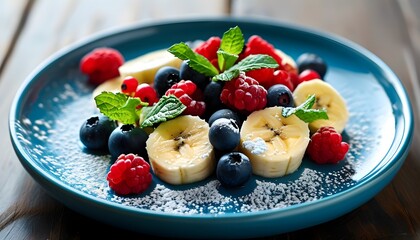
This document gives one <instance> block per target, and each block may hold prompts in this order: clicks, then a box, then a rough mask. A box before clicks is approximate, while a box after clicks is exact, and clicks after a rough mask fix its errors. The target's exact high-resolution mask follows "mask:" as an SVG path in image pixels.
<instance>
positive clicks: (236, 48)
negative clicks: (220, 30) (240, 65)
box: [220, 26, 245, 54]
mask: <svg viewBox="0 0 420 240" xmlns="http://www.w3.org/2000/svg"><path fill="white" fill-rule="evenodd" d="M244 44H245V39H244V35H243V34H242V31H241V29H240V28H239V27H238V26H236V27H234V28H231V29H229V30H227V31H226V32H225V33H224V34H223V37H222V42H221V43H220V49H222V50H223V51H225V52H228V53H231V54H240V53H241V52H242V49H243V48H244Z"/></svg>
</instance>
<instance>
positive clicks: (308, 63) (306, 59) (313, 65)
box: [296, 53, 327, 79]
mask: <svg viewBox="0 0 420 240" xmlns="http://www.w3.org/2000/svg"><path fill="white" fill-rule="evenodd" d="M296 64H297V66H298V68H299V73H301V72H303V71H304V70H306V69H312V70H314V71H316V72H317V73H318V74H319V76H320V77H321V79H324V76H325V73H326V72H327V64H326V63H325V62H324V60H323V59H322V58H321V57H319V56H318V55H316V54H314V53H304V54H302V55H300V56H299V57H298V59H297V60H296Z"/></svg>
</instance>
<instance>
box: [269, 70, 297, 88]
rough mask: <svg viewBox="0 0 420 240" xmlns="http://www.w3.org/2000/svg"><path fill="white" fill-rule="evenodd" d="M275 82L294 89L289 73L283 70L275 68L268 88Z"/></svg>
mask: <svg viewBox="0 0 420 240" xmlns="http://www.w3.org/2000/svg"><path fill="white" fill-rule="evenodd" d="M276 84H283V85H285V86H286V87H287V88H289V90H290V91H292V92H293V90H294V89H295V87H294V85H293V82H292V79H291V78H290V74H289V73H288V72H286V71H285V70H276V71H275V72H274V74H273V80H272V81H271V83H270V86H269V87H268V88H270V87H271V86H273V85H276ZM268 88H267V89H268Z"/></svg>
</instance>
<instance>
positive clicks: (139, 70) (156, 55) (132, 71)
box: [119, 49, 182, 83]
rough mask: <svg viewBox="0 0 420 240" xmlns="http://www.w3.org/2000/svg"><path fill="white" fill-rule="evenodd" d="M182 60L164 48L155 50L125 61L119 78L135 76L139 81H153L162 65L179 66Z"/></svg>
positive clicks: (120, 69)
mask: <svg viewBox="0 0 420 240" xmlns="http://www.w3.org/2000/svg"><path fill="white" fill-rule="evenodd" d="M181 63H182V60H180V59H179V58H177V57H175V56H174V55H172V54H171V53H169V52H168V51H166V49H163V50H156V51H153V52H150V53H147V54H145V55H142V56H140V57H137V58H135V59H133V60H130V61H127V62H125V63H124V64H123V65H122V66H121V67H120V68H119V71H120V76H121V78H125V77H127V76H132V77H135V78H136V79H137V80H138V81H139V83H143V82H145V83H153V81H154V78H155V74H156V71H157V70H159V68H161V67H163V66H171V67H175V68H179V67H180V66H181Z"/></svg>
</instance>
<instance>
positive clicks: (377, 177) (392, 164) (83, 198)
mask: <svg viewBox="0 0 420 240" xmlns="http://www.w3.org/2000/svg"><path fill="white" fill-rule="evenodd" d="M190 21H192V20H191V19H187V20H177V21H159V22H153V23H147V24H134V25H132V26H128V27H125V28H118V31H117V30H115V29H110V30H107V31H104V32H101V33H99V34H96V35H94V36H92V37H89V38H86V39H84V40H82V41H81V42H79V43H76V44H73V45H72V46H70V47H67V48H64V49H63V50H61V51H58V52H57V53H56V54H54V55H52V56H51V57H50V58H48V59H47V60H45V61H44V62H43V63H42V64H41V65H39V67H38V68H36V69H35V70H34V71H33V72H32V73H31V74H30V75H29V76H28V77H27V78H26V79H25V81H24V83H23V84H22V86H21V87H20V89H19V90H18V91H17V94H16V97H15V99H14V100H13V103H12V107H11V110H10V113H9V132H10V137H11V140H12V144H13V147H14V149H15V151H16V153H17V155H18V157H19V160H20V161H21V163H22V165H23V166H24V167H25V169H26V170H27V171H28V172H29V173H30V174H31V176H32V177H34V178H35V179H36V180H37V181H38V182H39V183H41V185H42V186H44V184H45V185H46V186H49V187H51V188H56V190H59V191H60V192H62V193H63V194H65V195H66V194H67V195H68V197H70V198H74V199H75V201H80V202H85V203H86V204H87V205H93V206H94V207H97V208H101V209H103V210H104V211H106V210H108V207H109V206H112V207H117V208H118V209H119V210H123V211H124V213H125V214H127V217H129V216H130V215H131V217H132V218H138V213H142V214H143V215H142V218H150V220H153V219H155V218H157V219H155V220H159V218H161V217H165V218H168V219H172V220H175V221H177V220H179V219H185V220H188V221H187V222H190V223H194V222H195V221H196V220H201V221H203V220H207V222H209V223H212V222H213V224H214V223H215V222H214V221H217V224H219V223H220V222H223V221H227V222H230V221H233V222H242V221H244V219H248V220H247V221H253V220H254V221H255V219H259V218H267V217H268V218H271V219H273V218H277V217H280V216H281V217H287V218H290V220H292V218H293V215H295V213H299V212H302V211H303V212H305V213H310V212H311V211H314V206H317V208H316V209H322V208H323V207H325V206H326V205H331V203H337V202H340V201H343V199H348V198H351V197H354V196H358V195H360V194H361V193H363V192H372V189H371V188H373V187H374V186H377V187H376V188H375V192H376V193H377V192H379V191H380V190H382V188H383V187H385V186H386V185H387V184H388V183H389V182H390V181H391V179H392V178H393V176H394V175H395V174H396V173H397V171H398V170H399V168H400V167H401V165H402V164H403V162H404V159H405V157H406V156H407V154H408V149H409V146H410V144H411V140H412V134H413V125H414V120H413V117H412V108H411V104H410V101H409V99H408V97H407V96H408V95H407V93H406V91H405V89H404V87H403V86H402V84H401V82H400V81H399V79H398V77H397V76H396V75H395V74H394V73H393V72H392V70H391V69H390V68H389V67H388V66H387V65H386V64H385V63H384V62H382V60H380V59H379V58H378V57H376V56H375V55H374V54H372V53H371V52H369V51H367V50H366V49H364V48H363V47H361V46H359V45H357V44H355V43H353V42H350V41H349V40H346V39H343V38H341V37H338V36H334V35H332V34H327V33H323V32H318V31H314V30H311V29H307V28H304V27H300V26H295V25H293V24H284V23H279V22H274V21H269V20H258V19H255V20H253V19H243V18H228V17H226V18H203V19H195V20H194V22H209V21H211V22H226V23H241V24H266V25H272V26H275V27H280V28H287V29H292V30H296V31H302V32H306V33H310V34H312V35H316V36H318V37H321V38H325V39H328V40H329V41H334V42H336V43H339V44H340V45H342V46H344V47H346V48H350V49H353V50H354V52H357V53H359V54H361V55H364V56H365V57H366V58H368V59H369V60H371V61H372V62H374V63H375V64H376V65H377V66H378V68H380V69H381V70H382V71H383V72H384V76H387V80H388V81H389V82H390V83H391V85H392V86H393V88H392V89H395V91H396V96H395V97H399V98H400V101H401V105H402V106H403V107H404V109H402V110H401V112H402V113H404V114H403V115H402V116H401V117H402V118H403V119H402V120H401V121H402V122H401V121H397V122H400V123H401V124H402V125H403V126H399V127H402V128H403V129H402V131H396V136H395V139H397V137H398V139H400V140H401V141H400V142H399V143H398V144H397V145H395V144H393V146H395V149H398V151H396V152H393V154H392V155H390V154H389V152H388V153H387V155H386V157H387V159H388V160H390V159H394V161H387V162H388V164H386V166H383V168H382V171H381V172H375V173H374V174H371V175H369V177H368V178H365V179H363V180H362V181H360V182H359V183H358V184H357V185H356V186H354V187H351V188H349V189H347V190H346V191H343V192H340V193H338V194H334V195H332V196H330V197H326V198H323V199H321V200H316V201H313V202H308V203H302V204H299V205H295V206H291V207H288V208H286V209H272V210H263V211H259V212H254V213H241V214H225V215H218V216H212V215H191V216H190V215H178V214H168V213H159V212H153V211H148V210H142V209H136V208H132V207H126V206H122V205H120V204H116V203H111V202H107V201H105V200H101V199H97V198H95V197H92V196H90V195H88V194H85V193H83V192H79V191H77V190H76V191H75V190H74V189H72V188H70V187H68V186H66V185H64V184H63V183H61V182H60V181H58V180H56V179H55V178H53V179H51V178H49V177H48V173H46V172H45V171H44V170H42V169H41V168H39V167H38V166H35V165H34V164H33V162H31V164H29V163H30V160H29V161H28V159H30V156H28V155H27V154H25V152H24V151H23V149H22V146H20V145H19V144H18V140H17V137H16V131H15V129H14V127H15V122H16V120H17V119H18V112H17V111H18V109H20V100H19V99H20V96H21V95H23V94H25V92H27V91H29V87H28V86H29V85H30V84H31V82H32V81H31V79H34V78H35V77H36V76H37V75H38V74H39V73H40V72H42V69H44V68H46V67H47V66H48V65H49V64H51V63H53V62H55V61H58V60H59V59H60V58H61V57H62V56H63V55H65V54H68V53H69V52H72V51H74V50H76V49H78V48H80V47H82V46H83V45H85V44H88V43H90V42H93V41H98V40H101V39H103V38H108V37H112V36H113V35H118V34H120V33H121V32H126V31H135V30H136V29H139V28H146V27H158V26H159V25H167V24H184V23H188V22H190ZM387 92H388V91H387ZM398 133H399V134H398ZM397 134H398V135H397ZM395 139H394V140H395ZM46 177H48V179H49V181H47V180H46V179H45V178H46ZM72 192H77V193H78V195H77V196H73V194H72ZM49 193H50V194H51V195H52V196H55V194H57V192H56V191H49ZM376 193H375V194H376ZM375 194H372V196H365V197H364V198H363V199H361V198H359V201H355V202H354V204H353V205H352V206H349V205H347V206H348V207H347V209H346V210H345V211H342V208H340V209H341V211H340V214H338V215H337V216H332V215H330V216H328V217H326V218H325V219H324V221H328V220H331V219H333V218H335V217H338V216H340V215H343V214H345V213H347V212H348V211H351V210H352V209H354V208H355V207H357V206H359V205H361V204H363V203H364V202H366V201H367V200H369V199H370V198H371V197H373V196H374V195H375ZM369 195H371V194H369ZM337 199H338V200H340V201H338V200H337ZM59 200H62V199H59ZM67 205H70V206H71V208H73V209H76V210H79V211H81V210H82V209H81V208H80V206H73V205H72V204H71V203H67ZM324 205H325V206H324ZM309 208H312V210H311V209H309ZM316 209H315V211H316ZM81 212H82V213H83V211H81ZM97 219H99V220H104V219H103V218H101V217H97ZM240 219H242V221H238V220H240ZM108 222H109V223H114V224H115V222H113V221H108ZM245 222H246V221H245ZM321 222H322V221H321ZM321 222H320V221H317V222H312V223H311V222H308V224H306V226H303V227H309V226H312V225H314V224H318V223H321ZM121 227H126V226H121ZM303 227H302V226H301V227H298V228H303ZM298 228H293V227H291V228H289V229H288V230H290V231H292V230H296V229H298ZM275 233H279V232H278V231H275V230H274V231H273V232H272V233H267V232H264V234H263V235H270V234H275ZM157 234H162V232H160V233H157ZM169 235H171V234H169ZM169 235H168V236H169ZM216 235H217V234H216ZM224 236H226V235H224ZM232 236H236V235H235V234H233V235H232ZM246 236H248V237H250V235H246ZM255 236H261V233H260V232H257V233H256V234H255Z"/></svg>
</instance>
